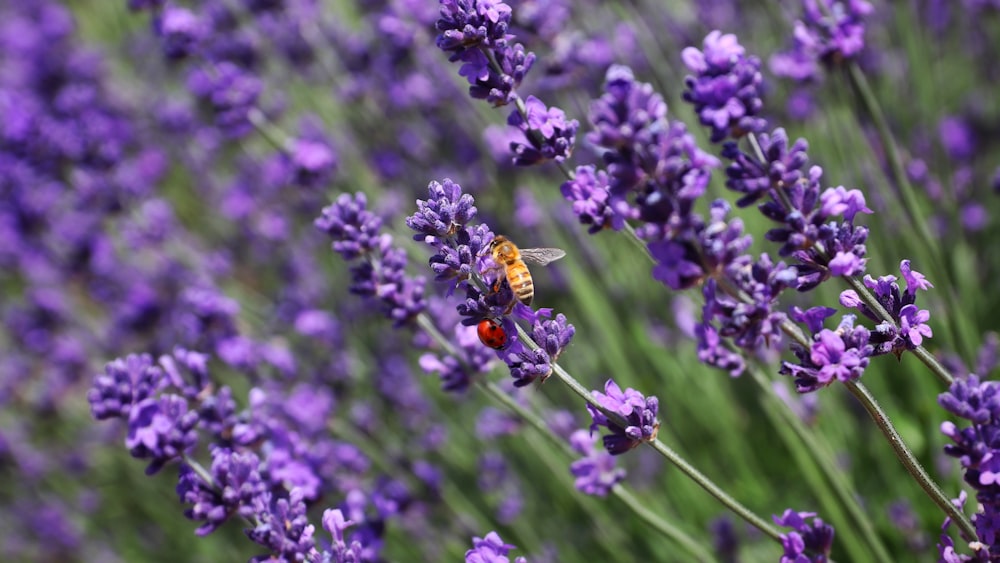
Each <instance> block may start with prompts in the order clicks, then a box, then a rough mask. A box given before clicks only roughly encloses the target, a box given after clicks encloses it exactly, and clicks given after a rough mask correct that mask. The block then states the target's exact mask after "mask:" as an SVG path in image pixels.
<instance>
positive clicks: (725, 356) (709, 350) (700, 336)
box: [695, 323, 746, 377]
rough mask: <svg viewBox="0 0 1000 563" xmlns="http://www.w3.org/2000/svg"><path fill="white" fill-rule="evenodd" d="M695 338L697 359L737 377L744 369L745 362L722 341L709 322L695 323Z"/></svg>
mask: <svg viewBox="0 0 1000 563" xmlns="http://www.w3.org/2000/svg"><path fill="white" fill-rule="evenodd" d="M695 340H696V341H697V343H698V360H699V361H700V362H701V363H703V364H705V365H707V366H713V367H717V368H719V369H721V370H723V371H727V372H729V375H730V376H732V377H739V376H740V375H742V374H743V371H744V370H745V369H746V362H745V361H744V359H743V356H741V355H740V354H739V353H737V352H735V351H733V350H730V349H729V348H728V347H726V346H725V345H724V344H723V343H722V338H721V337H720V336H719V331H718V330H716V328H715V327H714V326H712V324H711V323H698V324H697V325H695Z"/></svg>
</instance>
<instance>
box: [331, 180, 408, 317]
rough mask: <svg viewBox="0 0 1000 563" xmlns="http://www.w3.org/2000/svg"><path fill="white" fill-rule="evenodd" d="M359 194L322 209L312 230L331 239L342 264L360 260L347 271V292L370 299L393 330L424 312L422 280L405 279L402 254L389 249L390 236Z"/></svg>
mask: <svg viewBox="0 0 1000 563" xmlns="http://www.w3.org/2000/svg"><path fill="white" fill-rule="evenodd" d="M366 207H367V199H366V198H365V196H364V194H363V193H360V192H359V193H357V194H355V195H354V197H353V198H352V197H351V196H350V195H349V194H341V195H340V196H339V197H338V198H337V201H335V202H334V203H333V204H332V205H329V206H327V207H325V208H323V215H322V216H321V217H319V218H317V219H316V221H315V225H316V228H318V229H320V230H321V231H323V232H325V233H327V234H328V235H329V236H330V238H332V239H333V249H334V250H335V251H336V252H338V253H339V254H340V255H341V256H343V257H344V259H345V260H348V261H352V260H356V259H357V258H359V257H362V256H364V257H365V258H366V260H364V261H362V262H360V263H358V264H357V265H355V266H354V267H352V268H351V277H352V280H353V281H352V285H351V288H350V289H351V292H352V293H356V294H359V295H363V296H366V297H374V298H376V299H378V300H379V302H380V303H381V304H382V306H383V309H384V312H385V315H386V316H387V317H388V318H390V319H392V320H393V322H394V324H395V326H397V327H398V326H402V325H404V324H406V323H408V322H410V321H411V320H412V319H414V318H415V317H416V316H417V315H418V314H419V313H420V312H421V311H423V310H424V307H425V306H426V303H425V301H424V296H423V293H424V279H423V278H422V277H417V278H413V277H410V276H407V275H406V252H405V251H404V250H403V249H401V248H398V247H396V246H393V244H392V236H391V235H389V234H388V233H380V232H379V230H380V228H381V225H382V221H381V220H380V219H379V218H378V217H377V216H376V215H375V214H374V213H372V212H371V211H368V210H367V208H366Z"/></svg>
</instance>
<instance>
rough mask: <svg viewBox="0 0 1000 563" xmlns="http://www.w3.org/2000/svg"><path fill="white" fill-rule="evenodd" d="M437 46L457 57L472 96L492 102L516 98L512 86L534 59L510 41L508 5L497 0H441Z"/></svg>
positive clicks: (504, 101)
mask: <svg viewBox="0 0 1000 563" xmlns="http://www.w3.org/2000/svg"><path fill="white" fill-rule="evenodd" d="M440 3H441V12H440V17H439V18H438V20H437V23H436V27H437V29H438V31H439V32H440V34H439V35H438V37H437V46H438V48H439V49H441V50H442V51H445V52H446V53H451V56H450V58H449V60H450V61H452V62H455V61H460V62H461V63H462V68H461V70H460V71H459V74H461V75H462V76H464V77H466V79H467V80H468V81H469V84H470V88H469V93H470V94H471V95H472V97H473V98H477V99H484V100H486V101H488V102H490V103H491V104H493V105H495V106H502V105H506V104H508V103H510V102H512V101H514V100H515V99H516V94H515V92H514V90H515V89H516V88H517V87H518V86H519V85H520V84H521V81H522V80H523V79H524V76H525V75H526V74H527V73H528V70H530V69H531V65H532V64H533V63H534V62H535V55H534V53H527V52H525V50H524V46H523V45H521V44H520V43H515V44H513V45H511V44H510V41H511V40H512V39H513V36H512V35H510V34H509V33H507V31H508V28H509V27H510V20H511V8H510V6H508V5H507V4H504V3H503V2H500V1H498V0H441V1H440Z"/></svg>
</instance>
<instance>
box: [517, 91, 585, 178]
mask: <svg viewBox="0 0 1000 563" xmlns="http://www.w3.org/2000/svg"><path fill="white" fill-rule="evenodd" d="M524 110H525V111H524V115H521V113H520V112H518V111H515V112H512V113H511V114H510V116H509V117H508V118H507V125H510V126H511V127H515V128H517V130H518V131H520V132H521V133H522V134H523V135H524V137H525V139H527V144H525V143H522V142H516V141H515V142H512V143H511V144H510V149H511V152H512V153H513V154H514V164H515V165H517V166H531V165H534V164H538V163H540V162H545V161H548V160H555V161H556V162H562V161H564V160H566V159H567V158H569V156H570V154H571V153H572V152H573V144H574V143H575V142H576V130H577V128H578V127H579V126H580V123H579V122H578V121H577V120H575V119H572V120H569V121H567V120H566V114H565V112H563V110H561V109H559V108H556V107H552V108H549V107H546V106H545V104H544V103H543V102H542V101H541V100H539V99H538V98H536V97H534V96H528V98H527V99H526V100H525V101H524Z"/></svg>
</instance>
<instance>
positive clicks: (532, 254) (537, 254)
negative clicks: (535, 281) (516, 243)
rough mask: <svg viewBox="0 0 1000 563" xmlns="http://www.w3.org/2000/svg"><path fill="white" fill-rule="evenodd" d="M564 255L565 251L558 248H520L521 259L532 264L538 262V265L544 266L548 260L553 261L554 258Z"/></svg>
mask: <svg viewBox="0 0 1000 563" xmlns="http://www.w3.org/2000/svg"><path fill="white" fill-rule="evenodd" d="M563 256H566V252H565V251H563V250H561V249H559V248H522V249H521V259H522V260H524V261H525V262H531V263H532V264H538V265H539V266H544V265H546V264H548V263H549V262H555V261H556V260H558V259H560V258H562V257H563Z"/></svg>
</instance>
